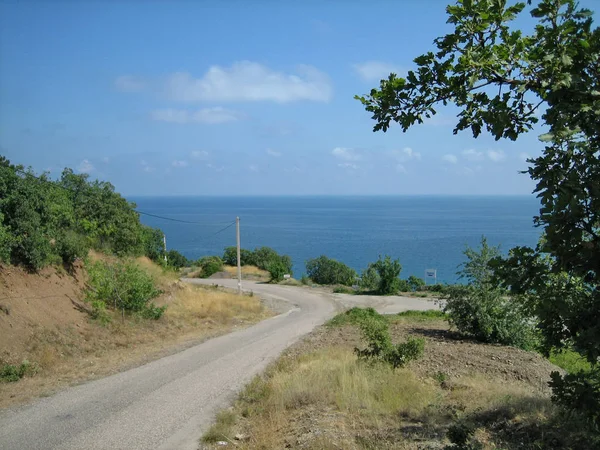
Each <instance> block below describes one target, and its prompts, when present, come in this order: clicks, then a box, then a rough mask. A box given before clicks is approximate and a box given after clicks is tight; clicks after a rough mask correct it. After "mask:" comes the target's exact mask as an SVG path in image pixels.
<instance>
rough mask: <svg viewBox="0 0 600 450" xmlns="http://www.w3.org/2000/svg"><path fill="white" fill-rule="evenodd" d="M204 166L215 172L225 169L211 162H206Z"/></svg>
mask: <svg viewBox="0 0 600 450" xmlns="http://www.w3.org/2000/svg"><path fill="white" fill-rule="evenodd" d="M206 167H208V168H209V169H211V170H214V171H215V172H223V171H224V170H225V167H223V166H219V167H217V166H215V165H213V164H207V165H206Z"/></svg>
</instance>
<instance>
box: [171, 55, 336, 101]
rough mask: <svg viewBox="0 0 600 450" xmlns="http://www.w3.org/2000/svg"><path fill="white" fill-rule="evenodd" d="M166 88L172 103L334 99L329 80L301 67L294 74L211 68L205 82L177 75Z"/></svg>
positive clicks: (252, 65)
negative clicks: (175, 101) (174, 101)
mask: <svg viewBox="0 0 600 450" xmlns="http://www.w3.org/2000/svg"><path fill="white" fill-rule="evenodd" d="M165 88H166V93H167V95H168V96H169V97H170V98H171V99H173V100H177V101H184V102H203V101H209V102H222V101H224V102H240V101H273V102H277V103H287V102H293V101H298V100H310V101H319V102H327V101H329V100H330V99H331V96H332V87H331V83H330V81H329V77H328V76H327V75H326V74H324V73H322V72H320V71H319V70H317V69H316V68H314V67H312V66H307V65H300V66H298V68H297V70H296V73H295V74H290V73H283V72H277V71H274V70H272V69H270V68H268V67H266V66H263V65H262V64H259V63H256V62H252V61H240V62H236V63H233V65H232V66H231V67H221V66H211V67H210V68H209V69H208V71H207V72H206V73H205V74H204V76H202V77H201V78H194V77H192V75H190V74H189V73H186V72H179V73H175V74H173V75H171V76H170V77H169V78H168V79H167V83H166V86H165Z"/></svg>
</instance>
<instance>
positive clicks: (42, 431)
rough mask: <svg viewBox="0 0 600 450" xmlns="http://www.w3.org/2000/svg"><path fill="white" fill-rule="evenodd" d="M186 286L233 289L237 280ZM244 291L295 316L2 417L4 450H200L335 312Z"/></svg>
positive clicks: (256, 288)
mask: <svg viewBox="0 0 600 450" xmlns="http://www.w3.org/2000/svg"><path fill="white" fill-rule="evenodd" d="M184 281H187V282H191V283H198V284H215V283H216V284H219V285H220V286H225V287H231V288H235V287H236V280H198V279H193V280H192V279H189V280H184ZM244 288H245V289H247V290H252V291H253V292H254V293H256V294H258V295H260V296H261V297H272V298H278V299H280V300H285V301H287V302H289V303H290V310H289V311H288V312H287V313H285V314H281V315H279V316H276V317H273V318H271V319H267V320H265V321H263V322H260V323H258V324H256V325H254V326H252V327H250V328H246V329H244V330H240V331H236V332H234V333H231V334H228V335H224V336H221V337H218V338H215V339H211V340H209V341H206V342H204V343H202V344H199V345H197V346H194V347H191V348H188V349H187V350H184V351H182V352H180V353H176V354H174V355H171V356H167V357H165V358H161V359H159V360H156V361H153V362H151V363H148V364H145V365H143V366H140V367H137V368H135V369H131V370H128V371H126V372H121V373H118V374H115V375H112V376H109V377H106V378H103V379H100V380H96V381H91V382H89V383H85V384H82V385H79V386H74V387H71V388H68V389H66V390H64V391H62V392H59V393H58V394H55V395H53V396H52V397H48V398H42V399H39V400H36V401H34V402H32V403H30V404H28V405H26V406H22V407H18V408H12V409H7V410H5V411H2V412H0V449H3V450H12V449H19V450H21V449H27V450H33V449H44V450H48V449H77V450H84V449H110V450H114V449H127V450H135V449H140V450H141V449H143V450H150V449H169V450H171V449H173V450H180V449H183V450H185V449H190V450H191V449H197V448H198V438H199V437H200V436H201V435H202V433H203V431H204V430H205V429H206V427H207V426H208V425H210V423H211V421H212V420H213V418H214V415H215V414H216V412H217V411H218V410H220V409H221V408H223V407H226V406H227V405H228V404H229V402H230V401H231V400H232V399H233V397H234V395H235V393H236V392H238V391H239V390H240V388H241V387H242V386H243V385H244V384H246V383H247V382H248V381H249V380H250V379H251V378H252V377H253V376H254V375H256V374H258V373H260V372H261V371H262V370H263V369H264V368H265V367H266V366H267V364H268V363H269V362H271V361H272V360H274V359H275V358H276V357H277V356H278V355H279V354H280V353H281V352H282V351H283V350H284V349H285V348H286V347H288V346H289V345H291V344H292V343H294V342H295V341H296V340H298V339H299V338H300V337H301V336H303V335H305V334H307V333H309V332H310V331H311V330H312V329H313V328H315V327H316V326H317V325H320V324H322V323H323V322H325V321H326V320H327V319H328V318H330V317H332V316H333V315H334V314H335V311H336V309H337V308H336V301H334V300H333V298H334V296H332V295H327V294H325V293H323V292H320V291H318V290H315V291H312V290H310V289H302V288H294V287H286V286H275V285H265V284H257V283H253V282H248V281H247V282H244ZM354 297H355V296H354ZM341 299H342V297H340V300H341ZM397 300H398V302H397V306H396V309H398V310H403V309H427V307H431V305H426V302H422V301H418V300H417V301H415V299H405V298H397ZM342 303H345V302H344V301H342ZM348 306H349V305H348ZM388 308H389V306H388Z"/></svg>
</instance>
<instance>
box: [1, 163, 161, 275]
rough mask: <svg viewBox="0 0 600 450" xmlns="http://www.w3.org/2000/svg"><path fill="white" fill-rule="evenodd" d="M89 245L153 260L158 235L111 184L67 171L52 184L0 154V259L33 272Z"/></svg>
mask: <svg viewBox="0 0 600 450" xmlns="http://www.w3.org/2000/svg"><path fill="white" fill-rule="evenodd" d="M89 247H92V248H95V249H97V250H100V251H102V252H105V253H113V254H117V255H135V256H138V255H142V254H147V255H148V256H149V257H151V258H152V259H155V260H156V259H157V257H158V256H159V255H162V232H160V230H152V229H151V228H149V227H146V226H144V225H142V224H141V222H140V220H139V215H138V213H137V212H136V211H135V204H133V203H130V202H128V201H127V200H126V199H124V198H123V197H122V196H121V195H119V194H118V193H116V192H115V190H114V187H113V186H112V185H111V184H110V183H106V182H101V181H90V180H89V178H88V175H87V174H75V173H74V172H73V170H71V169H65V170H64V171H63V173H62V175H61V177H60V179H58V180H51V179H50V178H48V176H47V174H42V175H41V176H36V175H35V174H34V173H33V172H32V171H31V170H30V169H24V168H23V167H22V166H15V165H12V164H10V162H9V161H8V160H7V159H5V158H4V157H2V156H0V261H5V262H8V261H10V262H11V263H12V264H16V265H22V266H24V267H26V268H28V269H30V270H33V271H36V270H39V269H41V268H43V267H44V266H47V265H49V264H53V263H57V262H60V261H61V260H62V261H63V262H64V263H66V264H71V263H72V262H73V261H74V260H75V259H76V258H78V257H81V256H84V255H85V251H86V250H87V248H89Z"/></svg>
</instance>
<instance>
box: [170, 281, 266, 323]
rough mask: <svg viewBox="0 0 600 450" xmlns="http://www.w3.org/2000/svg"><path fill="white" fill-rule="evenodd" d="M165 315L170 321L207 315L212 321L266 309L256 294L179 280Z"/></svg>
mask: <svg viewBox="0 0 600 450" xmlns="http://www.w3.org/2000/svg"><path fill="white" fill-rule="evenodd" d="M168 305H169V306H168V307H167V311H166V313H165V316H166V318H167V320H169V321H174V322H176V323H177V322H185V323H190V322H194V321H197V320H198V319H201V320H202V319H210V320H211V321H213V322H216V323H225V322H229V321H231V320H234V319H237V320H248V319H251V318H252V319H256V318H257V317H266V316H267V315H268V312H267V310H266V309H265V307H264V306H263V305H262V303H261V302H260V300H259V299H258V298H257V297H254V296H250V295H237V294H234V293H231V292H226V291H220V290H216V289H213V288H203V287H200V286H192V285H188V284H183V283H179V284H178V285H177V290H176V292H175V293H174V294H173V295H172V300H171V301H170V302H169V303H168Z"/></svg>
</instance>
